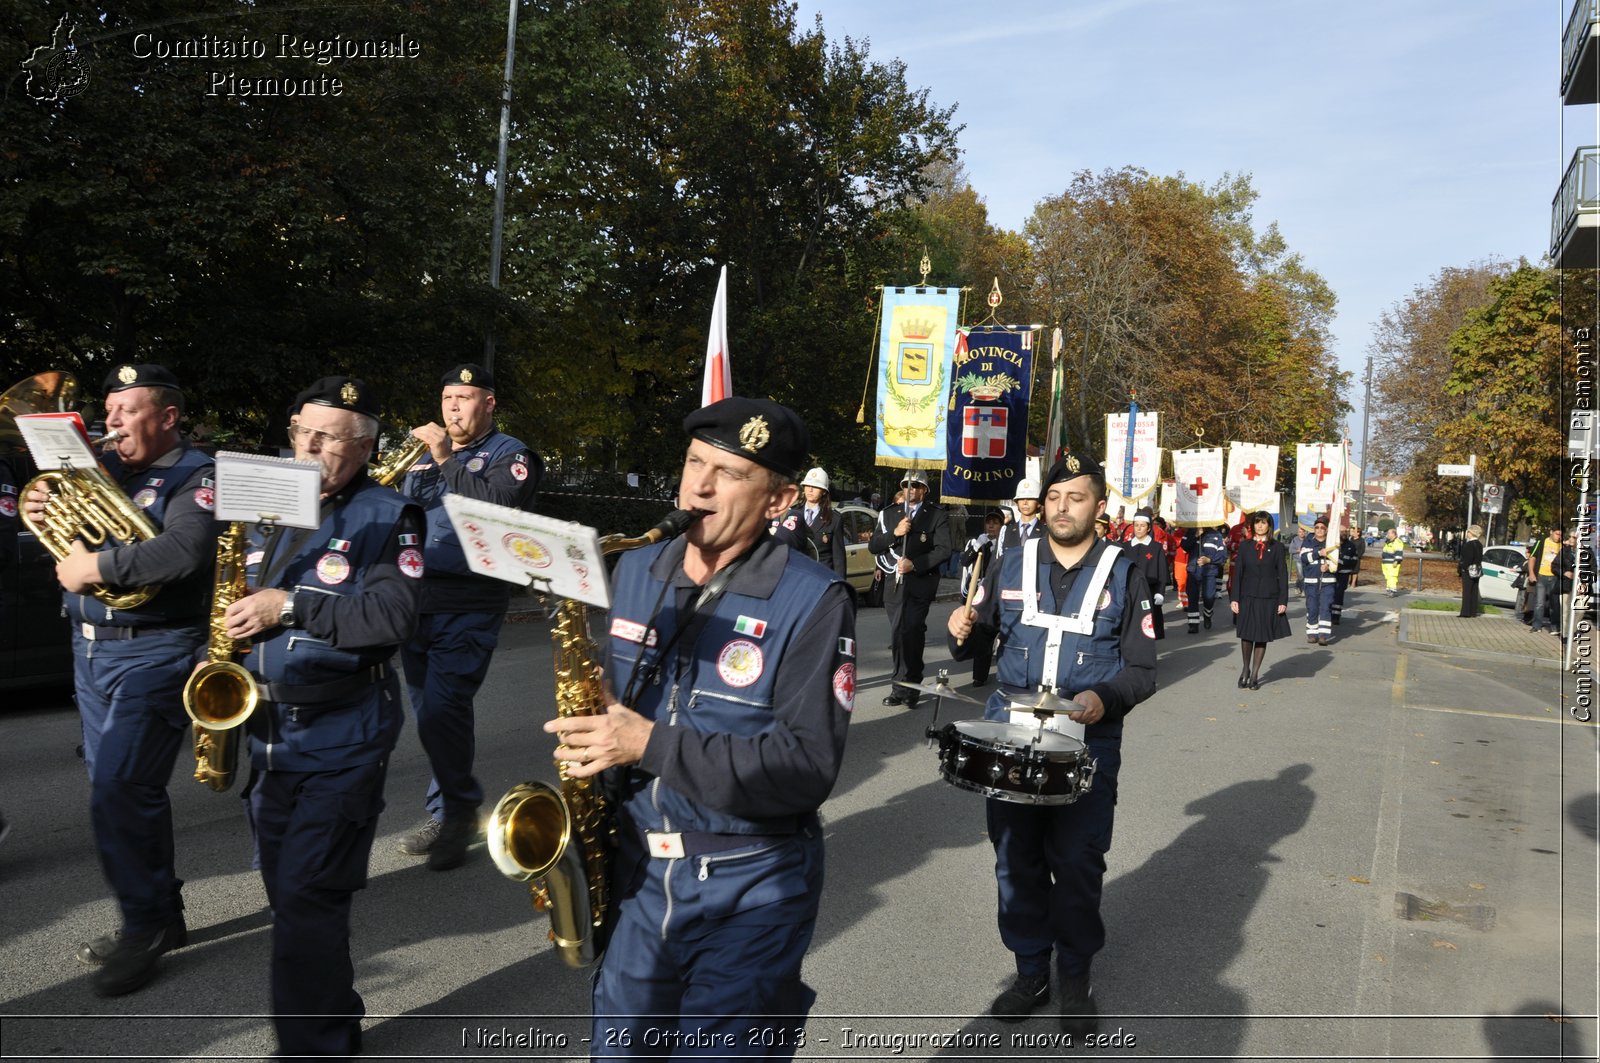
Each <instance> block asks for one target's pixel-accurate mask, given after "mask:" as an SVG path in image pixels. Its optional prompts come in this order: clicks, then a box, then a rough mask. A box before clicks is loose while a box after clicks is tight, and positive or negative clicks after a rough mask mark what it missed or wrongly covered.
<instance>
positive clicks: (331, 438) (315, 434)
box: [289, 424, 367, 450]
mask: <svg viewBox="0 0 1600 1063" xmlns="http://www.w3.org/2000/svg"><path fill="white" fill-rule="evenodd" d="M366 438H367V437H366V436H336V435H330V434H329V433H327V432H323V431H320V430H318V429H315V428H307V427H305V426H304V425H298V424H292V425H290V426H289V442H290V443H298V442H300V441H301V440H302V439H304V440H305V445H306V446H310V445H311V444H312V443H315V444H317V446H318V447H319V448H321V449H323V450H328V449H331V448H333V447H340V446H343V445H345V444H346V443H359V442H361V441H362V440H363V439H366Z"/></svg>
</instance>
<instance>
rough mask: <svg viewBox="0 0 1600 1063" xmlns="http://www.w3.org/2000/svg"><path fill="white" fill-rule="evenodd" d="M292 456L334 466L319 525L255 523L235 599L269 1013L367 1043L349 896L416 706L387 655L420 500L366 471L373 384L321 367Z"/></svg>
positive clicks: (326, 1043) (313, 1051)
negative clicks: (408, 712) (252, 693)
mask: <svg viewBox="0 0 1600 1063" xmlns="http://www.w3.org/2000/svg"><path fill="white" fill-rule="evenodd" d="M290 410H291V414H290V422H289V438H290V440H291V441H292V442H293V444H294V456H295V458H296V459H298V460H300V461H310V462H316V463H317V464H319V465H320V466H321V467H322V492H321V494H322V510H321V516H322V523H321V525H320V526H319V527H317V529H316V530H315V531H312V532H304V531H296V530H293V529H284V528H274V529H270V530H267V531H265V532H264V531H263V530H262V529H260V528H257V529H255V530H254V531H253V532H252V534H251V538H250V546H249V548H248V551H247V554H246V566H245V570H246V576H247V578H248V582H249V584H250V586H251V587H252V588H253V589H252V590H251V591H250V593H249V594H247V595H245V596H244V597H242V598H240V599H238V600H237V601H235V602H233V603H232V604H231V605H229V606H228V608H227V612H226V613H225V614H224V615H225V618H226V623H227V632H228V635H229V636H230V637H232V638H235V639H250V640H251V641H252V643H253V646H252V648H251V651H250V655H249V657H248V658H246V660H247V662H248V665H249V667H250V670H251V672H252V673H253V674H254V675H255V676H256V679H257V683H258V685H259V687H260V690H261V704H260V705H259V706H258V707H257V709H256V711H255V712H254V713H253V714H252V716H251V718H250V721H249V724H248V726H249V728H250V764H251V778H250V785H249V787H248V788H247V797H248V800H249V805H248V806H247V807H248V809H249V815H250V825H251V828H252V829H253V830H254V832H255V837H256V849H257V852H258V854H259V856H260V865H261V879H262V882H263V883H264V884H265V886H266V890H267V900H268V901H269V902H270V903H271V905H272V965H271V985H272V1011H273V1026H274V1028H275V1029H276V1031H277V1035H278V1051H279V1054H280V1055H282V1056H288V1057H298V1056H340V1057H345V1056H351V1055H356V1054H358V1053H359V1052H360V1050H361V1016H362V1015H363V1014H364V1013H365V1012H364V1008H363V1005H362V1001H361V995H360V994H359V993H357V992H356V989H355V972H354V969H353V967H352V966H351V962H350V906H351V900H352V898H353V897H354V895H355V891H356V890H358V889H361V888H363V887H364V886H365V885H366V884H367V860H368V857H370V856H371V854H372V843H373V839H374V838H375V837H376V835H377V830H378V813H379V812H381V811H382V810H383V781H384V776H385V774H386V772H387V770H388V763H389V754H390V752H391V751H392V750H393V749H394V744H395V740H396V739H397V738H398V737H399V735H400V728H401V727H402V726H403V725H404V723H405V710H404V709H402V708H401V706H400V678H399V676H398V675H397V674H396V673H395V670H394V668H393V666H392V665H391V664H390V663H389V661H390V658H392V657H393V656H394V652H395V649H396V648H397V647H398V646H399V645H400V643H401V642H403V641H404V640H405V637H406V636H407V635H408V634H410V632H411V629H412V627H413V625H414V624H415V622H416V609H417V600H418V598H419V594H420V588H421V585H422V582H421V581H422V575H423V562H422V552H421V550H420V549H419V546H418V543H419V537H420V535H421V532H422V512H421V510H420V509H418V507H417V506H415V505H412V504H409V503H408V502H407V501H406V500H405V499H403V498H401V497H400V496H399V495H397V494H396V493H395V492H393V491H390V490H388V489H386V488H384V487H382V486H380V485H379V484H378V483H377V481H375V480H372V479H371V478H369V477H368V476H367V474H366V467H367V459H368V457H369V456H370V455H371V453H372V444H373V440H374V439H375V438H376V435H377V424H378V422H377V416H376V414H377V406H376V404H375V403H374V402H373V400H372V398H371V395H370V392H369V389H368V388H367V385H366V384H365V383H363V382H362V381H360V380H354V379H351V378H349V377H340V376H335V377H324V378H322V379H321V380H318V381H317V382H316V383H315V384H313V385H311V387H310V388H308V389H306V390H305V391H303V392H301V393H300V394H299V395H298V396H296V397H295V400H294V402H293V403H292V404H291V406H290Z"/></svg>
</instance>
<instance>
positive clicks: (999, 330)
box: [939, 325, 1043, 502]
mask: <svg viewBox="0 0 1600 1063" xmlns="http://www.w3.org/2000/svg"><path fill="white" fill-rule="evenodd" d="M1042 327H1043V326H1039V325H1020V326H1019V325H1011V326H1007V325H977V326H974V327H973V328H971V329H964V330H962V333H961V335H960V336H959V337H958V338H957V340H956V349H955V356H954V358H953V359H952V364H953V370H952V373H953V376H954V378H955V383H954V385H953V386H952V388H951V396H950V400H951V401H950V413H949V421H948V423H947V424H946V427H945V449H946V452H947V455H948V459H947V460H946V462H945V465H944V480H943V483H942V484H941V485H940V487H939V497H940V500H941V501H944V502H999V501H1003V500H1006V499H1010V498H1012V497H1013V496H1014V495H1015V494H1016V490H1017V484H1018V483H1019V482H1020V481H1021V480H1022V479H1023V477H1024V463H1025V462H1026V461H1027V450H1028V396H1029V394H1030V393H1031V392H1032V391H1033V349H1034V339H1035V337H1036V335H1037V334H1038V332H1039V331H1040V329H1041V328H1042Z"/></svg>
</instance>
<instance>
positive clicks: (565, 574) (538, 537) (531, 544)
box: [444, 495, 611, 609]
mask: <svg viewBox="0 0 1600 1063" xmlns="http://www.w3.org/2000/svg"><path fill="white" fill-rule="evenodd" d="M444 508H445V512H447V513H448V514H450V523H451V524H452V525H454V526H455V530H456V536H457V537H458V538H459V539H460V540H461V550H462V553H464V554H465V555H466V558H467V564H468V566H470V567H471V569H472V571H474V572H480V573H482V574H483V575H485V576H493V577H494V578H495V579H503V580H505V581H507V582H508V583H517V584H521V585H522V586H527V585H528V584H530V583H534V582H535V581H537V582H538V584H539V589H540V590H541V591H543V592H545V593H548V594H554V595H558V596H559V597H562V598H572V599H574V600H576V601H580V602H583V603H585V604H587V605H593V606H597V607H598V608H601V609H609V608H610V607H611V585H610V584H609V582H607V580H606V566H605V561H604V559H603V558H602V557H601V554H600V541H599V536H598V535H597V534H596V532H595V530H594V529H593V528H590V527H588V526H586V525H583V524H572V523H569V522H567V521H564V520H556V519H554V518H553V517H541V516H539V515H538V514H537V513H527V512H524V511H523V510H520V509H512V508H511V507H510V506H497V505H495V504H494V503H493V502H481V501H478V500H477V499H473V498H466V497H464V496H462V495H445V496H444Z"/></svg>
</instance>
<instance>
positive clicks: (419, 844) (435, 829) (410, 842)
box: [395, 819, 443, 856]
mask: <svg viewBox="0 0 1600 1063" xmlns="http://www.w3.org/2000/svg"><path fill="white" fill-rule="evenodd" d="M441 826H443V824H441V823H440V822H439V821H438V820H436V819H425V820H423V821H422V826H420V827H418V828H417V829H416V830H414V831H412V832H411V833H410V834H407V835H406V836H405V837H404V838H401V839H400V844H399V845H397V846H395V848H396V849H397V850H399V851H400V852H402V853H404V854H405V855H407V856H427V855H428V853H429V851H431V850H432V849H433V843H434V842H436V841H438V840H439V829H440V827H441Z"/></svg>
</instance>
